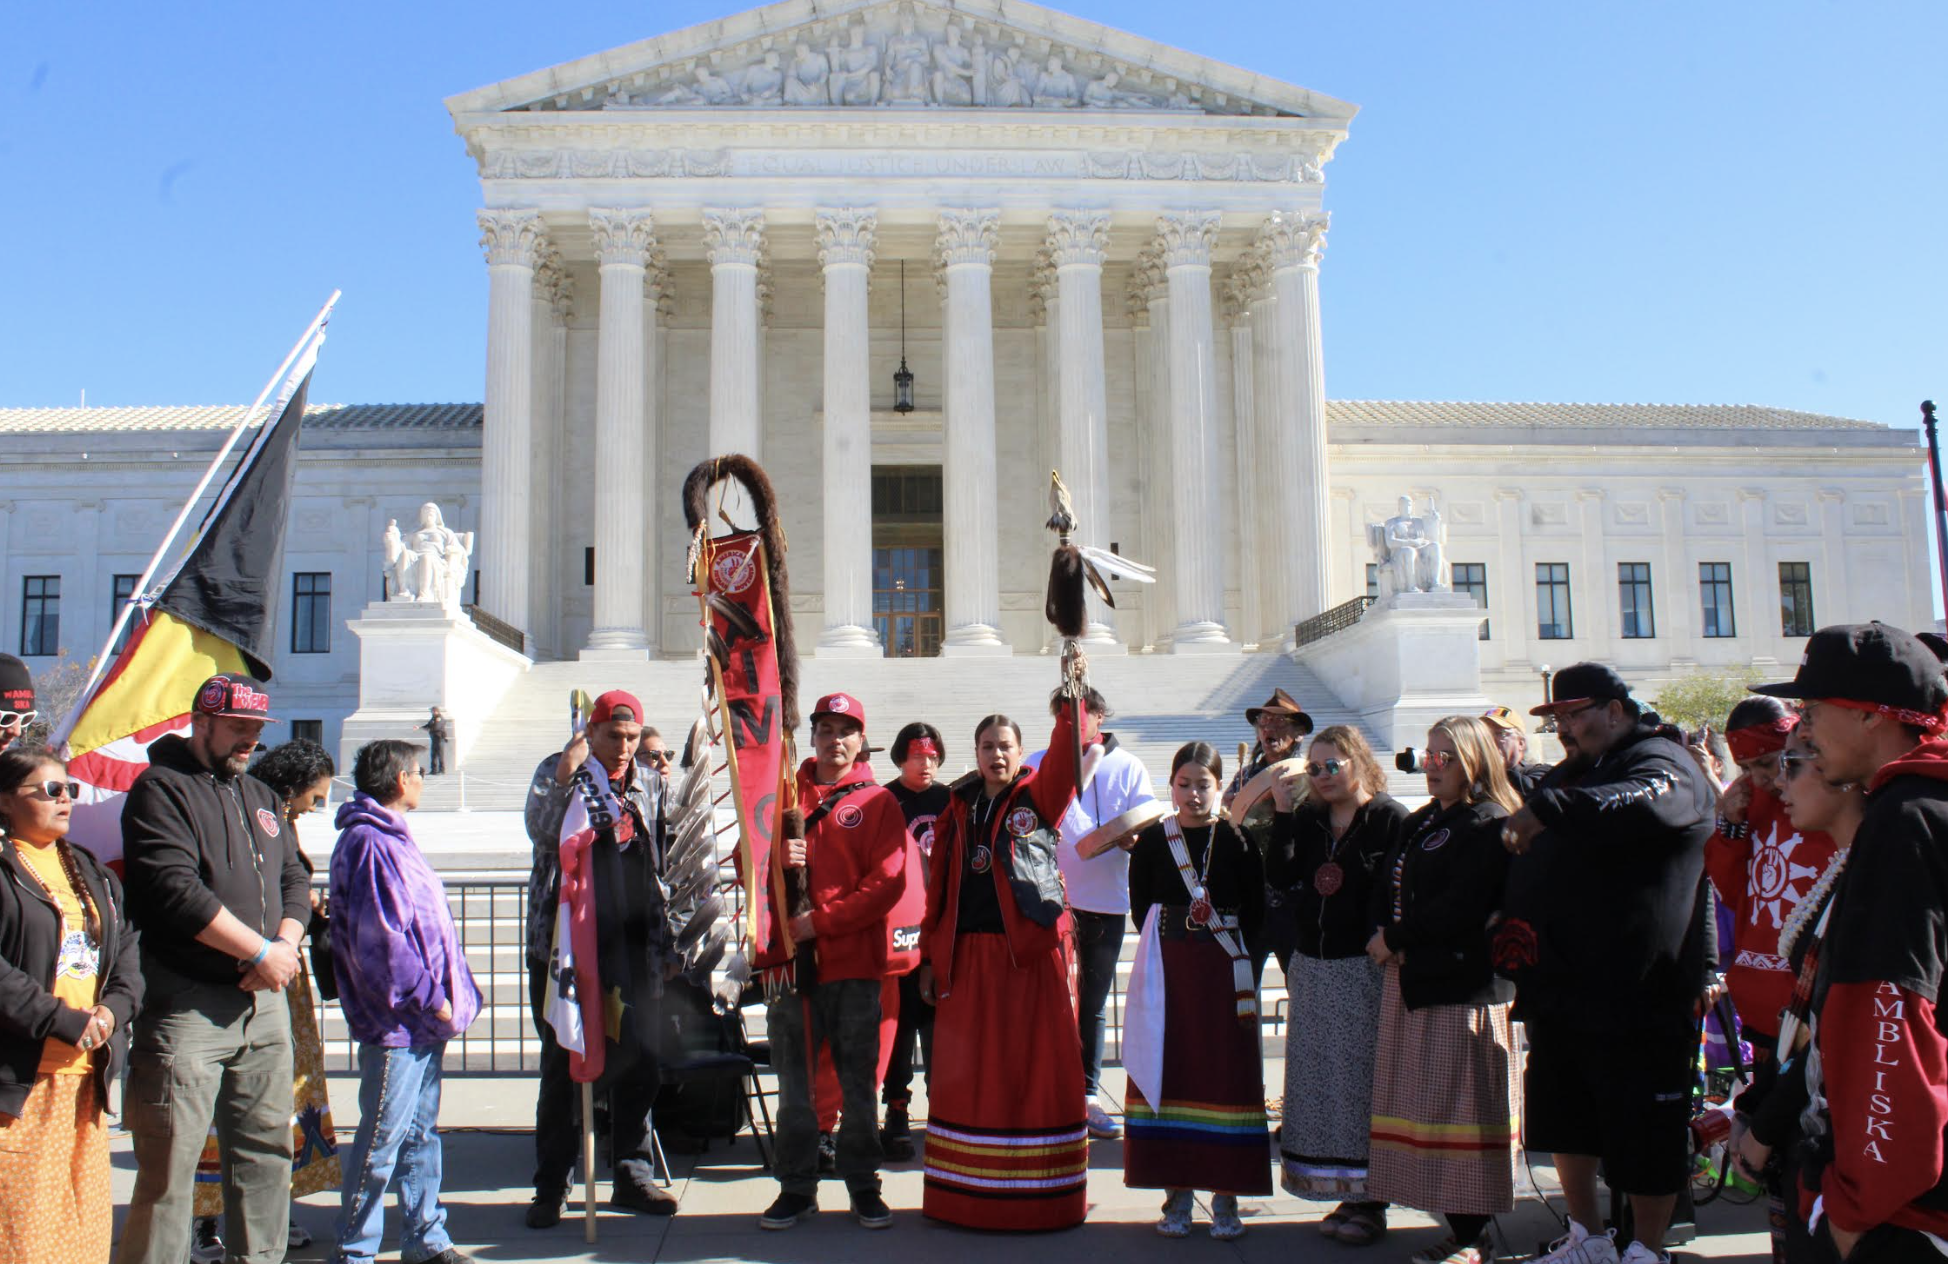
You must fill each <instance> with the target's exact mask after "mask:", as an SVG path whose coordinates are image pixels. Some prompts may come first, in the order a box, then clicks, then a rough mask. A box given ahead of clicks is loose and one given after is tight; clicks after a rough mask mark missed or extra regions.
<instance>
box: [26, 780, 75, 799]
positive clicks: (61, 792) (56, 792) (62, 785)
mask: <svg viewBox="0 0 1948 1264" xmlns="http://www.w3.org/2000/svg"><path fill="white" fill-rule="evenodd" d="M21 789H23V790H27V791H30V792H31V791H35V790H38V791H40V792H41V797H42V798H43V799H79V798H80V797H81V783H80V782H78V781H41V782H36V783H34V784H31V785H25V786H22V787H21Z"/></svg>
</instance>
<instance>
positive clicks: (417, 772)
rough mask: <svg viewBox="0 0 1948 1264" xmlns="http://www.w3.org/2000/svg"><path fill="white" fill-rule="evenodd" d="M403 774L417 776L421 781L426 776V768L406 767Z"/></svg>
mask: <svg viewBox="0 0 1948 1264" xmlns="http://www.w3.org/2000/svg"><path fill="white" fill-rule="evenodd" d="M405 775H406V776H408V777H418V778H420V779H421V780H422V781H423V780H425V778H426V770H425V769H424V768H408V769H407V770H406V772H405Z"/></svg>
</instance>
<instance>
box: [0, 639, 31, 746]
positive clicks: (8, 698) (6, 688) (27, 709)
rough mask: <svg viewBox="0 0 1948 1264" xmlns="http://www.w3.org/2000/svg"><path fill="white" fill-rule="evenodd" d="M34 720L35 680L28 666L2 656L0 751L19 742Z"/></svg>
mask: <svg viewBox="0 0 1948 1264" xmlns="http://www.w3.org/2000/svg"><path fill="white" fill-rule="evenodd" d="M34 717H35V712H34V678H33V676H31V675H29V674H28V671H27V664H25V663H23V662H21V661H20V660H19V659H17V658H15V657H14V656H13V655H12V654H0V751H3V750H6V749H7V748H8V747H9V746H12V745H13V744H14V743H15V742H18V741H19V740H20V735H21V734H22V733H24V732H26V731H27V726H28V725H30V724H32V723H33V722H34Z"/></svg>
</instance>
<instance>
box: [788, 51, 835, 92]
mask: <svg viewBox="0 0 1948 1264" xmlns="http://www.w3.org/2000/svg"><path fill="white" fill-rule="evenodd" d="M831 74H832V64H831V63H830V62H828V61H826V60H825V54H824V53H821V52H819V51H818V50H816V49H814V48H813V47H812V46H811V45H810V44H800V45H799V46H798V56H797V57H795V58H793V59H792V63H791V73H790V74H789V75H787V76H785V104H786V105H831V104H832V97H831V95H830V89H829V88H828V87H827V86H826V82H825V81H826V80H827V79H828V78H830V77H831Z"/></svg>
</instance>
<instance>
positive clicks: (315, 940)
mask: <svg viewBox="0 0 1948 1264" xmlns="http://www.w3.org/2000/svg"><path fill="white" fill-rule="evenodd" d="M307 929H308V933H309V934H310V936H311V981H312V983H313V984H314V985H316V987H317V989H318V996H319V998H320V999H321V1000H327V1001H335V1000H337V999H338V975H337V974H336V973H334V972H333V966H332V955H331V918H330V917H328V916H327V915H326V914H325V913H324V912H323V911H314V912H313V913H312V914H311V925H310V926H309V927H308V928H307Z"/></svg>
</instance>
